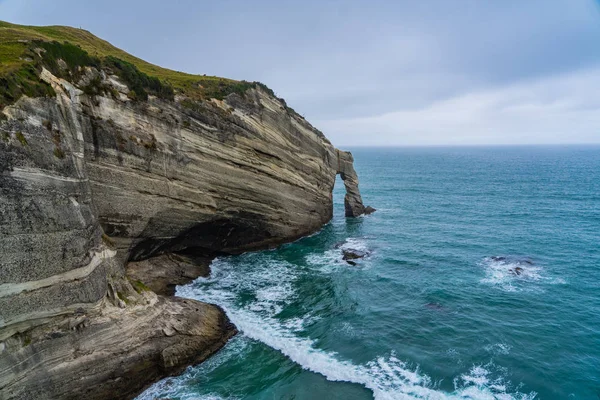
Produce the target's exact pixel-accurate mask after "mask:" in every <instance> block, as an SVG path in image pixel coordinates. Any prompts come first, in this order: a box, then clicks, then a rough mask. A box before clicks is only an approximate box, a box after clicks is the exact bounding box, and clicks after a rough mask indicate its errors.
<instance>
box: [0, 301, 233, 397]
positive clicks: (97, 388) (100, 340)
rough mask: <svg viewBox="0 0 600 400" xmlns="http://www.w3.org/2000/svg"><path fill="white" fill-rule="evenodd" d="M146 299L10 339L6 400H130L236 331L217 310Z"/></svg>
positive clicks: (4, 360)
mask: <svg viewBox="0 0 600 400" xmlns="http://www.w3.org/2000/svg"><path fill="white" fill-rule="evenodd" d="M144 300H145V302H144V303H146V304H142V305H134V306H133V305H132V306H128V307H126V308H124V309H121V308H118V307H115V306H112V305H110V304H109V303H103V304H101V305H99V306H98V307H97V310H89V311H83V310H81V311H80V312H79V313H75V314H73V315H71V316H70V317H68V318H63V319H60V320H57V321H55V322H53V323H52V324H49V325H43V326H40V327H38V328H35V329H33V330H30V331H28V332H26V333H23V334H19V335H13V336H11V337H10V338H9V339H7V340H5V341H4V342H3V345H2V353H1V354H0V388H1V392H0V393H2V398H3V399H36V400H45V399H126V398H131V397H133V396H135V395H136V394H137V393H139V392H140V391H141V390H143V389H144V388H145V387H146V386H147V385H148V384H149V383H150V382H153V381H155V380H158V379H160V378H162V377H164V376H166V375H173V374H177V373H180V372H182V370H183V369H184V368H185V366H187V365H190V364H194V363H198V362H200V361H203V360H205V359H206V358H207V357H208V356H210V355H211V354H212V353H214V352H215V351H216V350H218V349H219V348H220V347H221V346H222V345H223V344H224V343H225V342H226V341H227V340H228V339H229V338H230V337H231V336H232V335H234V334H235V332H236V331H235V327H234V326H233V325H232V324H231V323H229V321H228V320H227V317H225V315H224V314H223V312H222V311H221V310H220V309H219V308H217V307H216V306H213V305H209V304H205V303H200V302H198V301H195V300H188V299H181V298H177V297H160V296H159V297H157V296H156V295H154V294H153V293H151V292H149V293H148V294H146V295H145V298H144ZM20 366H26V368H23V367H20Z"/></svg>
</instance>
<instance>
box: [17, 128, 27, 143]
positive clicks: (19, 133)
mask: <svg viewBox="0 0 600 400" xmlns="http://www.w3.org/2000/svg"><path fill="white" fill-rule="evenodd" d="M15 136H16V138H17V140H18V141H19V142H21V144H22V145H23V146H27V145H28V143H27V139H25V136H24V135H23V132H21V131H19V132H17V133H16V134H15Z"/></svg>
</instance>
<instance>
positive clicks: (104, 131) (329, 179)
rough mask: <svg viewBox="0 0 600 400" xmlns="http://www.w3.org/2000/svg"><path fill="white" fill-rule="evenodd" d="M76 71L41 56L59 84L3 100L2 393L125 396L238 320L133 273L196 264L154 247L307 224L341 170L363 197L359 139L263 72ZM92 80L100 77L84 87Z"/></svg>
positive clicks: (317, 221) (284, 235) (300, 229)
mask: <svg viewBox="0 0 600 400" xmlns="http://www.w3.org/2000/svg"><path fill="white" fill-rule="evenodd" d="M81 72H82V75H81V77H80V78H79V79H78V80H77V81H68V80H65V79H59V78H57V77H56V76H55V75H53V74H52V73H50V72H49V71H48V70H46V69H43V70H42V72H41V78H42V79H43V80H44V81H45V82H47V83H48V84H49V85H51V86H52V88H53V90H54V92H55V93H56V96H55V97H41V98H29V97H27V96H23V97H21V98H20V99H19V100H18V101H17V102H15V103H14V104H12V105H9V106H7V107H5V108H4V109H3V111H2V113H3V115H4V116H5V119H4V120H3V121H1V122H0V254H1V259H0V394H1V395H2V396H0V397H1V398H6V399H13V398H19V399H20V398H36V399H43V398H98V399H101V398H129V397H132V396H133V395H134V394H136V393H137V392H139V391H140V390H141V389H142V388H143V387H145V386H147V385H148V384H149V383H151V382H153V381H155V380H156V379H159V378H161V377H163V376H165V375H168V374H173V373H177V372H179V371H181V370H182V369H183V368H184V367H185V366H187V365H189V364H190V363H195V362H199V361H202V360H203V359H205V358H206V357H208V356H209V355H210V354H212V352H214V351H216V350H217V349H218V348H219V347H220V346H222V345H223V344H224V343H225V341H226V340H227V339H228V338H229V337H230V336H231V335H233V334H235V328H234V327H233V326H232V325H231V324H230V323H229V322H228V320H227V318H226V316H225V315H224V313H223V312H222V311H221V310H220V309H219V308H217V307H215V306H211V305H207V304H202V303H199V302H196V301H192V300H182V299H176V298H172V297H162V296H157V295H156V294H154V293H153V292H152V291H150V289H149V288H148V287H147V286H146V285H145V284H144V283H142V282H140V281H144V279H143V278H144V277H145V276H146V275H148V274H152V273H154V274H158V275H160V276H162V279H163V281H164V282H163V283H164V284H170V285H171V288H172V286H173V285H174V284H178V283H181V281H178V280H177V279H174V278H173V276H172V275H173V274H175V275H176V274H180V275H181V274H183V275H185V278H186V279H193V278H194V277H196V276H198V275H199V274H200V273H201V272H200V271H198V270H197V269H194V268H193V267H192V268H187V269H185V271H184V272H181V271H179V269H180V268H179V266H180V265H181V263H179V264H177V263H176V264H173V263H170V262H159V261H160V260H164V259H165V257H166V258H168V259H169V260H171V261H173V260H182V259H183V260H185V261H186V263H187V264H186V265H193V264H194V263H193V262H191V261H190V260H193V259H194V258H196V259H197V258H198V257H205V258H206V259H209V258H210V256H212V255H214V254H217V253H239V252H242V251H246V250H252V249H259V248H265V247H269V246H275V245H277V244H280V243H283V242H287V241H290V240H294V239H296V238H299V237H301V236H303V235H306V234H309V233H312V232H314V231H316V230H318V229H319V228H320V227H321V226H322V225H323V224H324V223H326V222H327V221H329V219H330V218H331V216H332V209H333V207H332V194H331V193H332V189H333V185H334V182H335V176H336V174H338V173H340V174H341V175H342V178H343V179H344V182H345V184H346V189H347V196H346V215H348V216H358V215H360V214H362V213H363V212H364V211H365V208H364V206H363V205H362V200H361V198H360V193H359V191H358V179H357V177H356V173H355V172H354V168H353V166H352V161H353V160H352V156H351V154H350V153H346V152H343V151H339V150H337V149H336V148H334V146H332V145H331V143H330V142H329V141H328V140H327V139H326V138H325V137H324V136H323V134H322V133H321V132H319V131H318V130H316V129H315V128H313V127H312V126H311V125H310V124H309V123H308V122H307V121H305V120H304V119H303V118H302V117H300V116H298V115H297V114H296V113H295V112H293V111H292V110H290V109H289V108H287V106H286V105H285V103H284V102H282V101H281V100H280V99H278V98H276V97H274V96H273V95H271V94H270V93H268V92H267V91H265V90H263V89H261V87H260V86H255V87H253V88H250V89H248V90H246V91H245V92H244V93H243V94H235V93H234V94H230V95H228V96H226V97H225V98H224V99H223V100H216V99H212V100H209V101H206V100H205V101H192V100H190V99H189V98H187V97H186V96H185V95H183V94H180V95H178V96H176V98H175V101H168V100H161V99H159V98H156V97H152V96H150V98H149V99H148V100H146V101H135V100H134V99H132V94H131V91H130V88H129V87H127V85H126V84H125V82H123V81H122V80H120V79H119V78H118V77H117V76H114V75H109V74H108V73H107V72H106V71H104V70H103V69H101V68H90V67H86V68H85V69H83V70H82V71H81ZM91 82H94V84H95V85H100V86H101V87H102V88H103V91H102V92H100V93H96V94H90V93H84V91H83V90H82V89H84V88H85V87H88V86H89V85H90V83H91ZM188 262H189V263H188ZM128 263H131V266H132V267H131V268H130V270H131V274H130V275H129V276H130V277H129V278H127V275H126V266H127V264H128ZM173 265H176V267H173ZM175 269H177V271H176V272H175V273H174V272H173V271H172V270H175ZM157 270H158V272H157ZM157 291H159V292H163V293H166V292H167V291H162V290H158V289H157ZM171 293H172V291H171Z"/></svg>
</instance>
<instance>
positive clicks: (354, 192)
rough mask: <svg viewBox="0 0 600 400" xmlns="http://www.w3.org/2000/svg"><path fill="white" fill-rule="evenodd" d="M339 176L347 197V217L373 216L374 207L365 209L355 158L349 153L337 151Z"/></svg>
mask: <svg viewBox="0 0 600 400" xmlns="http://www.w3.org/2000/svg"><path fill="white" fill-rule="evenodd" d="M336 150H337V149H336ZM336 173H337V174H339V175H340V177H341V178H342V181H344V186H345V187H346V195H345V196H344V209H345V214H346V217H358V216H360V215H362V214H371V213H372V212H374V211H375V209H374V208H372V207H369V206H367V207H365V205H364V204H363V201H362V197H361V196H360V190H359V189H358V175H357V174H356V171H355V170H354V157H352V153H350V152H349V151H341V150H337V171H336Z"/></svg>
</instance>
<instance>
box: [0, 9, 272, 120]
mask: <svg viewBox="0 0 600 400" xmlns="http://www.w3.org/2000/svg"><path fill="white" fill-rule="evenodd" d="M23 41H27V43H24V42H23ZM36 47H42V48H44V49H45V50H46V52H45V53H44V54H43V56H42V58H43V60H41V63H42V64H43V65H44V66H46V67H47V68H48V69H49V70H50V71H51V72H53V73H55V72H56V73H57V74H59V76H60V75H62V76H63V77H65V76H64V75H65V74H67V72H68V73H70V74H71V75H73V74H76V73H78V72H79V68H78V67H80V66H98V65H100V63H101V65H102V66H103V67H108V68H110V69H113V70H114V72H115V73H117V75H119V76H120V77H121V78H122V79H123V80H125V81H126V83H127V84H128V85H130V89H131V90H132V92H133V93H135V98H136V99H138V100H145V99H146V98H147V96H148V94H154V95H157V96H159V97H162V98H166V99H172V98H173V96H174V91H177V92H181V93H183V94H185V95H186V96H188V97H189V98H191V99H192V100H194V101H197V100H203V99H210V98H216V99H220V100H222V99H223V98H224V97H225V96H227V95H228V94H231V93H238V94H240V95H243V94H244V93H245V92H246V90H248V89H249V88H251V87H255V86H256V85H259V86H260V87H261V88H263V89H266V90H268V91H269V92H270V93H272V91H271V90H270V89H268V88H267V87H266V86H265V85H263V84H259V83H258V82H252V83H251V82H246V81H236V80H232V79H227V78H220V77H215V76H205V75H193V74H187V73H184V72H179V71H173V70H170V69H166V68H161V67H159V66H156V65H153V64H150V63H148V62H146V61H144V60H141V59H139V58H137V57H135V56H133V55H131V54H129V53H126V52H124V51H123V50H120V49H118V48H116V47H115V46H113V45H111V44H110V43H108V42H107V41H105V40H102V39H100V38H98V37H96V36H94V35H92V34H91V33H90V32H88V31H85V30H82V29H77V28H71V27H67V26H24V25H15V24H10V23H8V22H2V21H0V108H3V107H4V106H5V105H6V104H11V103H12V102H14V101H16V99H18V98H19V97H20V96H21V95H23V94H26V95H28V96H36V97H39V96H51V95H53V92H52V89H51V88H49V86H48V85H45V84H43V83H41V82H40V81H39V79H34V78H33V77H32V76H31V73H32V71H35V70H36V68H37V69H39V68H40V66H39V62H40V61H39V60H36V54H35V52H34V50H35V48H36ZM38 58H39V57H38ZM59 59H62V60H63V61H65V62H66V63H67V65H68V66H69V71H61V69H60V68H59V65H58V60H59ZM28 60H30V61H28ZM24 75H25V76H24ZM5 87H8V89H6V90H3V88H5Z"/></svg>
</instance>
